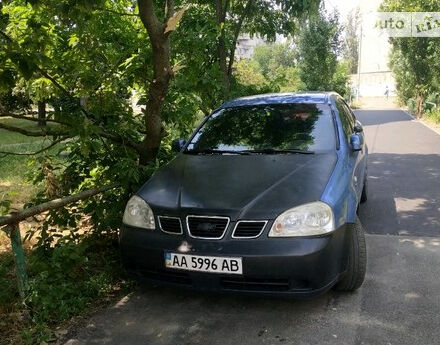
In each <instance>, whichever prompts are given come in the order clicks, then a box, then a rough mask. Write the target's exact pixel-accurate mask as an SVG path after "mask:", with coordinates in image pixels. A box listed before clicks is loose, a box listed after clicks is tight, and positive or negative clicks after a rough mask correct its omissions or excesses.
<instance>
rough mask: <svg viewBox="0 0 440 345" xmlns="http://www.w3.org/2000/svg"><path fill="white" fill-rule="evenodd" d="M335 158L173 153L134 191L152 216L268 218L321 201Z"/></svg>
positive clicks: (325, 155)
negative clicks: (171, 157)
mask: <svg viewBox="0 0 440 345" xmlns="http://www.w3.org/2000/svg"><path fill="white" fill-rule="evenodd" d="M336 159H337V156H336V153H335V152H329V153H320V154H310V155H302V154H280V155H264V154H262V155H259V154H258V155H247V156H242V155H189V154H179V155H178V156H177V157H176V158H175V159H174V160H173V161H172V162H171V163H170V164H168V165H167V166H166V167H164V168H162V169H160V170H159V171H158V172H157V173H156V174H155V175H154V176H153V177H152V178H151V179H150V180H149V181H148V182H147V183H146V184H145V185H144V186H143V187H142V188H141V189H140V190H139V192H138V195H139V196H140V197H141V198H143V199H144V200H146V201H147V202H148V204H149V205H150V206H151V207H152V208H153V210H154V211H155V213H157V214H164V215H183V216H184V215H187V214H196V215H197V214H204V215H218V216H229V217H231V219H232V220H234V219H274V218H276V217H277V216H278V215H279V214H280V213H282V212H283V211H285V210H286V209H289V208H291V207H295V206H298V205H301V204H305V203H308V202H312V201H316V200H319V199H320V198H321V195H322V193H323V191H324V188H325V186H326V185H327V181H328V180H329V178H330V175H331V173H332V171H333V168H334V165H335V163H336Z"/></svg>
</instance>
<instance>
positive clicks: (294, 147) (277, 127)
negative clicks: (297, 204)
mask: <svg viewBox="0 0 440 345" xmlns="http://www.w3.org/2000/svg"><path fill="white" fill-rule="evenodd" d="M334 147H335V131H334V126H333V120H332V115H331V112H330V108H329V106H328V105H326V104H302V103H297V104H271V105H255V106H246V107H236V108H226V109H221V110H219V111H218V112H216V113H214V114H212V115H211V116H210V117H209V119H208V120H207V121H206V122H205V123H204V124H203V126H202V127H201V128H200V129H199V130H198V131H197V133H196V134H195V135H194V136H193V138H192V140H191V141H190V143H189V144H188V147H187V150H186V152H188V153H191V152H208V151H214V152H222V151H228V152H229V153H234V152H246V151H249V152H258V151H260V152H262V153H271V152H276V151H280V152H289V151H304V152H310V151H312V152H317V151H327V150H331V149H334Z"/></svg>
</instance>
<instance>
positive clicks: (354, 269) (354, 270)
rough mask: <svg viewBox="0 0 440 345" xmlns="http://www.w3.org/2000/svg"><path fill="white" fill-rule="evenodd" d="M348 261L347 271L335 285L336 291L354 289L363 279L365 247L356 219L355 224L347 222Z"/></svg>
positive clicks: (359, 224) (365, 262)
mask: <svg viewBox="0 0 440 345" xmlns="http://www.w3.org/2000/svg"><path fill="white" fill-rule="evenodd" d="M347 236H348V245H349V248H348V263H347V271H346V272H345V273H344V274H343V276H342V277H341V279H340V281H339V282H338V283H337V284H336V285H335V290H337V291H355V290H356V289H358V288H359V287H360V286H361V285H362V283H363V282H364V279H365V271H366V267H367V248H366V244H365V234H364V229H363V227H362V224H361V223H360V221H359V219H357V221H356V223H355V224H347Z"/></svg>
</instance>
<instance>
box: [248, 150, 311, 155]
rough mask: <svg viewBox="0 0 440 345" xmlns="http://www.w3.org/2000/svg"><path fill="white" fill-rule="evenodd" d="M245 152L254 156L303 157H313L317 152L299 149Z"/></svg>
mask: <svg viewBox="0 0 440 345" xmlns="http://www.w3.org/2000/svg"><path fill="white" fill-rule="evenodd" d="M243 152H249V153H254V154H268V155H271V154H274V155H276V154H290V153H293V154H302V155H312V154H314V153H315V152H314V151H307V150H298V149H259V150H246V151H243Z"/></svg>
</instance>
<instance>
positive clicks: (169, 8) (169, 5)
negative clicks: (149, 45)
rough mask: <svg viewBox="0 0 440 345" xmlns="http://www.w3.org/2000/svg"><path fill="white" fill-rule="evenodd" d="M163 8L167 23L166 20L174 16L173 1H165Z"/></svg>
mask: <svg viewBox="0 0 440 345" xmlns="http://www.w3.org/2000/svg"><path fill="white" fill-rule="evenodd" d="M165 6H166V9H165V14H166V19H167V20H166V21H168V19H170V18H171V17H172V16H174V0H167V1H166V5H165Z"/></svg>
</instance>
